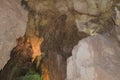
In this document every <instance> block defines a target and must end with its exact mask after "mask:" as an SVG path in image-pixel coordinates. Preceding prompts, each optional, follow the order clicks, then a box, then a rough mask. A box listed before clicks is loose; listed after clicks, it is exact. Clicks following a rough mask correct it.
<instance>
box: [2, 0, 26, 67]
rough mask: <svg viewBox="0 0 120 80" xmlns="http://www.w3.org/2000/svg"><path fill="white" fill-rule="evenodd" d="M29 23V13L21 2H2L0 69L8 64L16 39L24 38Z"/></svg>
mask: <svg viewBox="0 0 120 80" xmlns="http://www.w3.org/2000/svg"><path fill="white" fill-rule="evenodd" d="M26 23H27V11H25V10H24V9H23V7H22V6H21V5H20V1H19V0H1V1H0V69H1V68H3V67H4V65H5V64H6V63H7V61H8V59H9V56H10V51H11V50H12V49H13V47H15V45H16V39H17V38H18V37H20V36H23V35H24V33H25V29H26Z"/></svg>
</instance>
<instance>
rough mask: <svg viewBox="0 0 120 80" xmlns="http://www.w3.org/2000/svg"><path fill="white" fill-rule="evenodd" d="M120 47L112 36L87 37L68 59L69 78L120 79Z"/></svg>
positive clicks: (87, 79)
mask: <svg viewBox="0 0 120 80" xmlns="http://www.w3.org/2000/svg"><path fill="white" fill-rule="evenodd" d="M119 52H120V47H119V45H118V42H117V41H116V40H115V39H113V38H112V37H111V36H109V37H108V36H104V35H96V36H91V37H88V38H85V39H83V40H81V41H79V43H78V44H77V45H76V46H75V47H74V48H73V51H72V56H71V57H70V58H68V60H67V80H119V79H120V67H119V64H120V54H119Z"/></svg>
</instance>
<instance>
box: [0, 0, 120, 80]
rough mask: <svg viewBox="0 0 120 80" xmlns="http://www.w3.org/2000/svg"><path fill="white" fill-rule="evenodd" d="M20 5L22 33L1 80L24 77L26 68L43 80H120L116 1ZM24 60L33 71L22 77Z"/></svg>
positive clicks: (25, 1) (43, 0)
mask: <svg viewBox="0 0 120 80" xmlns="http://www.w3.org/2000/svg"><path fill="white" fill-rule="evenodd" d="M8 1H10V0H8ZM21 5H22V6H23V7H24V9H25V10H27V11H28V22H27V27H26V32H25V35H24V37H21V38H18V39H17V47H16V48H15V49H13V51H12V52H11V59H10V60H9V61H8V63H7V64H6V66H5V67H4V69H3V70H2V71H1V74H0V75H1V76H5V73H7V71H9V70H8V69H10V67H12V69H11V70H10V71H9V72H8V74H6V76H7V77H6V78H3V80H9V79H10V80H14V79H15V80H16V79H18V80H19V79H20V80H21V79H23V77H24V79H26V76H27V77H28V73H29V72H30V73H31V69H33V70H34V71H35V72H37V75H38V76H39V78H38V79H40V75H41V76H42V80H119V76H120V75H119V73H120V71H119V50H120V47H119V43H120V1H119V0H22V1H21ZM21 36H22V35H21ZM24 39H25V41H24ZM78 42H79V43H78ZM75 45H76V46H75ZM21 49H22V51H21ZM14 51H15V52H14ZM19 51H20V52H19ZM17 53H20V54H24V53H25V54H26V55H25V56H26V57H25V56H24V55H20V56H23V58H22V57H18V56H19V55H16V54H17ZM29 53H31V54H30V55H29ZM42 53H44V54H45V56H44V58H41V57H42V55H41V54H42ZM15 56H17V57H18V60H16V61H15V59H16V58H13V57H15ZM28 56H29V57H28ZM26 58H27V59H30V61H29V60H27V59H26ZM19 60H20V63H19ZM24 60H25V61H24ZM12 61H13V62H12ZM14 61H15V62H14ZM17 62H18V63H19V64H17ZM23 62H24V63H25V64H27V63H30V65H31V66H32V67H27V69H25V72H24V73H21V71H22V67H24V65H23ZM16 65H17V68H19V69H20V70H18V69H16V68H15V70H14V68H13V67H15V66H16ZM19 66H20V67H19ZM12 71H13V72H12ZM16 73H17V74H16ZM9 74H10V77H9V76H8V75H9ZM15 74H16V75H15ZM30 75H31V74H30ZM18 77H19V78H18ZM0 79H1V78H0ZM24 79H23V80H24ZM31 79H32V78H31ZM35 80H36V79H35Z"/></svg>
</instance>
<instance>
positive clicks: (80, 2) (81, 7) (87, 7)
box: [73, 0, 114, 15]
mask: <svg viewBox="0 0 120 80" xmlns="http://www.w3.org/2000/svg"><path fill="white" fill-rule="evenodd" d="M108 3H109V4H108ZM113 4H114V0H73V8H74V9H75V10H76V11H77V12H79V13H82V14H89V15H99V14H101V13H104V12H106V11H108V10H110V9H111V8H112V5H113Z"/></svg>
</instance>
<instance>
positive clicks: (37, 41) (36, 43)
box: [30, 37, 44, 62]
mask: <svg viewBox="0 0 120 80" xmlns="http://www.w3.org/2000/svg"><path fill="white" fill-rule="evenodd" d="M43 41H44V39H43V37H42V38H38V37H32V38H31V39H30V43H31V46H32V50H33V55H32V62H33V61H34V60H35V58H36V57H37V56H40V55H41V47H40V45H41V44H42V42H43Z"/></svg>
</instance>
